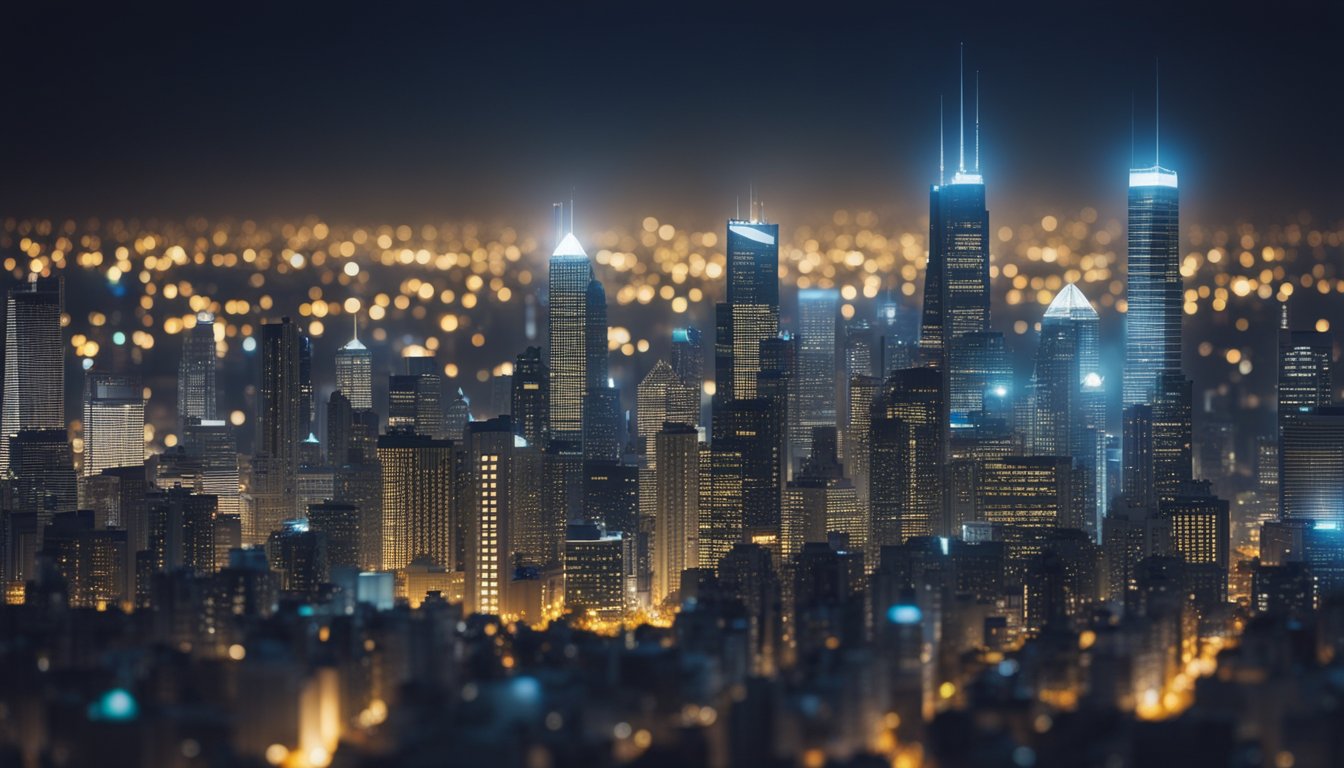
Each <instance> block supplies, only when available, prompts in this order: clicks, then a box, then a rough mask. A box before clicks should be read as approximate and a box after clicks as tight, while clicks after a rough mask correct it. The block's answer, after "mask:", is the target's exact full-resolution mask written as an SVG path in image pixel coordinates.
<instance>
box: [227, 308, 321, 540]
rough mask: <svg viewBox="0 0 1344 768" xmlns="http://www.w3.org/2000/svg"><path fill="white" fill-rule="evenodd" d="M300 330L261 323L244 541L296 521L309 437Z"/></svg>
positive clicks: (286, 321) (263, 536) (288, 324)
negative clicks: (302, 448) (303, 448)
mask: <svg viewBox="0 0 1344 768" xmlns="http://www.w3.org/2000/svg"><path fill="white" fill-rule="evenodd" d="M300 338H301V336H300V334H299V329H298V326H297V325H295V324H294V322H293V321H291V320H290V318H288V317H285V318H282V319H281V320H280V322H278V323H274V322H272V323H262V325H261V387H260V398H259V400H260V402H259V413H258V424H257V454H256V455H255V456H254V457H253V459H252V482H251V486H250V490H251V495H252V509H251V515H250V516H249V519H248V520H246V521H245V525H244V531H243V534H244V539H245V540H246V541H248V542H250V543H253V544H261V543H263V542H265V541H266V539H267V537H268V536H269V535H270V533H271V531H273V530H275V529H276V528H278V527H279V525H280V523H281V521H284V520H289V519H291V518H294V517H296V516H297V514H298V509H297V506H296V504H297V482H298V470H299V442H300V441H301V440H303V439H304V438H306V437H307V433H306V432H303V433H301V432H300V430H301V429H302V428H303V425H304V424H306V423H307V422H306V420H305V418H304V415H303V413H302V409H303V406H304V401H303V399H302V385H301V377H300V370H301V364H300V357H301V350H300Z"/></svg>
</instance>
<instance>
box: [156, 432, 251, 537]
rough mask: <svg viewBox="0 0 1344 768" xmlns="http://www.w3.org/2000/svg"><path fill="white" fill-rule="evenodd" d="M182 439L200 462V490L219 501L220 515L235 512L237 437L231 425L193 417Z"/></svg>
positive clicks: (236, 497) (236, 503) (236, 505)
mask: <svg viewBox="0 0 1344 768" xmlns="http://www.w3.org/2000/svg"><path fill="white" fill-rule="evenodd" d="M184 438H185V441H184V442H185V443H186V446H187V452H188V453H190V454H191V455H193V456H195V457H197V459H198V460H199V461H200V464H201V491H202V492H203V493H207V494H210V495H212V496H215V497H216V498H217V499H218V500H219V502H218V503H219V512H220V514H223V515H236V514H238V437H237V435H236V434H235V433H234V428H233V427H232V426H231V425H229V424H228V423H227V422H225V421H224V420H223V419H209V420H201V421H194V420H193V422H192V423H190V424H187V426H186V432H185V434H184ZM142 450H143V449H142Z"/></svg>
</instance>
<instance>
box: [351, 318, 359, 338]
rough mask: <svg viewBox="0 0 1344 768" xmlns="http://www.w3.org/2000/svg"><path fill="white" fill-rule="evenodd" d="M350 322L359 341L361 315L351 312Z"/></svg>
mask: <svg viewBox="0 0 1344 768" xmlns="http://www.w3.org/2000/svg"><path fill="white" fill-rule="evenodd" d="M350 321H351V325H353V326H355V341H359V313H358V312H351V313H350Z"/></svg>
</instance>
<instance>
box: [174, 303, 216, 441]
mask: <svg viewBox="0 0 1344 768" xmlns="http://www.w3.org/2000/svg"><path fill="white" fill-rule="evenodd" d="M216 408H217V405H216V402H215V316H214V315H213V314H211V313H210V312H197V313H196V324H195V325H194V326H192V327H191V330H189V331H187V332H186V333H185V334H183V337H182V359H181V361H179V363H178V366H177V428H178V430H180V431H181V430H185V429H186V427H187V425H188V424H189V423H191V420H192V419H197V420H199V421H207V420H213V419H216V418H218V416H217V415H216Z"/></svg>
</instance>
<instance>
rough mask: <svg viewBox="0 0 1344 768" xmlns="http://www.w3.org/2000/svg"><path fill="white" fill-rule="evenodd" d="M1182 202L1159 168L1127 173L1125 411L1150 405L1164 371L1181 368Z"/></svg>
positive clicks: (1172, 180)
mask: <svg viewBox="0 0 1344 768" xmlns="http://www.w3.org/2000/svg"><path fill="white" fill-rule="evenodd" d="M1179 214H1180V196H1179V195H1178V193H1177V187H1176V173H1175V172H1174V171H1169V170H1167V169H1165V168H1163V167H1161V166H1160V165H1153V166H1152V167H1151V168H1136V169H1134V170H1131V171H1130V172H1129V241H1128V246H1129V266H1128V267H1127V275H1126V278H1127V282H1126V287H1125V303H1126V306H1127V309H1126V311H1125V376H1124V384H1123V393H1122V396H1123V399H1124V404H1125V405H1133V404H1136V403H1151V402H1152V401H1153V397H1154V395H1155V393H1156V390H1157V386H1158V376H1159V375H1160V374H1161V373H1162V372H1163V371H1168V370H1180V368H1181V314H1182V311H1183V305H1184V296H1183V295H1182V286H1181V254H1180V215H1179Z"/></svg>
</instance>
